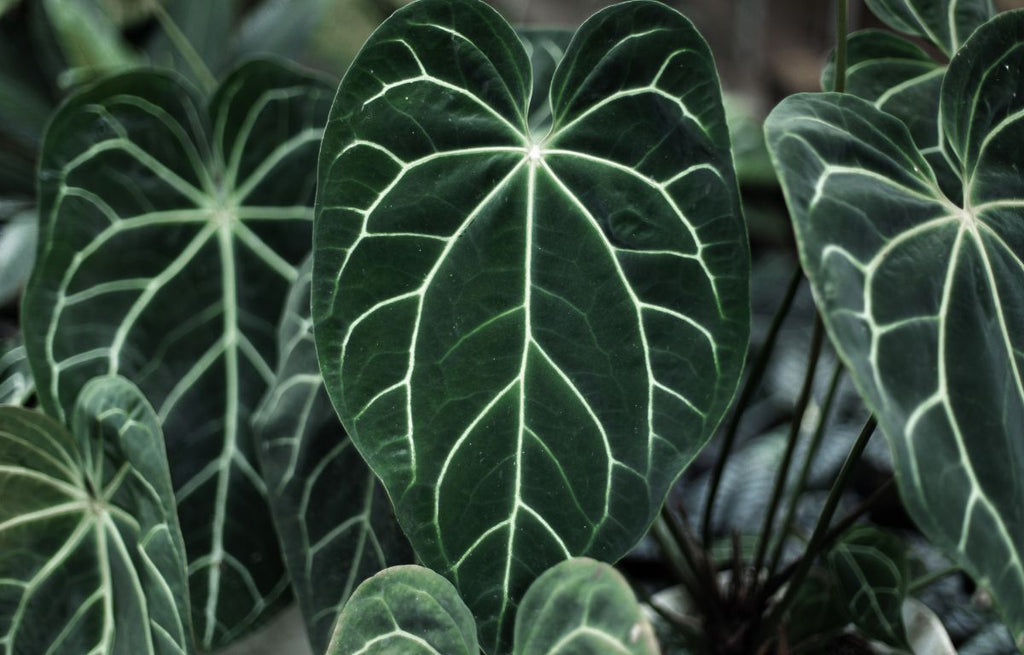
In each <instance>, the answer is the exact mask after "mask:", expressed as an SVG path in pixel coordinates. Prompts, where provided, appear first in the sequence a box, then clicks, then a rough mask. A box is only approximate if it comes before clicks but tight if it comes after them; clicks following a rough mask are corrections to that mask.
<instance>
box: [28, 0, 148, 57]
mask: <svg viewBox="0 0 1024 655" xmlns="http://www.w3.org/2000/svg"><path fill="white" fill-rule="evenodd" d="M41 4H42V6H43V7H44V8H45V9H46V15H47V18H49V21H50V26H51V27H52V29H53V33H54V35H55V36H56V37H57V42H58V43H59V44H60V47H61V51H62V52H63V53H64V58H65V59H66V60H67V62H68V65H69V66H71V67H72V68H73V69H76V68H77V69H82V70H83V71H89V73H88V74H89V75H96V74H99V73H103V72H110V71H116V70H122V69H124V68H127V67H129V66H132V65H134V64H136V63H137V60H136V56H135V54H134V53H133V52H132V50H131V48H130V47H129V46H128V44H127V43H126V42H125V40H124V39H123V37H122V36H121V31H120V29H118V26H117V25H116V24H115V23H114V20H113V18H112V17H111V16H110V15H109V14H108V13H107V12H106V11H105V10H104V8H103V7H102V6H101V5H100V4H99V3H98V2H97V0H42V2H41Z"/></svg>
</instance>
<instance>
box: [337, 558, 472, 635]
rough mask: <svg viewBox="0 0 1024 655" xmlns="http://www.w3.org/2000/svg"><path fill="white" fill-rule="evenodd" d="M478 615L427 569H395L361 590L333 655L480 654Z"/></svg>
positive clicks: (342, 620) (343, 619) (341, 622)
mask: <svg viewBox="0 0 1024 655" xmlns="http://www.w3.org/2000/svg"><path fill="white" fill-rule="evenodd" d="M479 652H480V647H479V646H478V645H477V640H476V624H475V623H474V622H473V614H472V613H471V612H470V611H469V608H468V607H466V604H465V603H464V602H462V599H461V598H459V592H457V591H456V590H455V587H453V586H452V584H451V583H450V582H448V581H447V580H445V579H444V578H442V577H441V576H440V575H438V574H437V573H434V572H433V571H431V570H430V569H425V568H423V567H422V566H411V565H409V566H393V567H391V568H389V569H386V570H384V571H381V572H380V573H378V574H377V575H375V576H373V577H372V578H370V579H369V580H367V581H366V582H364V583H362V584H361V585H359V588H358V589H356V591H355V593H354V594H352V598H351V599H350V600H349V601H348V604H347V605H345V609H344V610H342V612H341V616H339V617H338V624H337V627H336V628H335V631H334V638H333V639H332V640H331V645H330V647H329V648H328V649H327V655H354V654H356V653H365V654H366V655H384V654H385V653H394V654H396V655H416V654H419V653H422V654H424V655H426V654H428V653H444V655H477V654H478V653H479Z"/></svg>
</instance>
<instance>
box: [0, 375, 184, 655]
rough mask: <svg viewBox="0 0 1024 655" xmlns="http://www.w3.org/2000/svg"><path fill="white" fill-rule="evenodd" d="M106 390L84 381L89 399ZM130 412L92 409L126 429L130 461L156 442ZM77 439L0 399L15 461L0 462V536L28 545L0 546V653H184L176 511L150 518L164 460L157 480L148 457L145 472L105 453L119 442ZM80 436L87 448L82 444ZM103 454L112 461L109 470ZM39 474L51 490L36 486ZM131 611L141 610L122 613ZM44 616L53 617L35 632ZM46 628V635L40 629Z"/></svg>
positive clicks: (161, 500)
mask: <svg viewBox="0 0 1024 655" xmlns="http://www.w3.org/2000/svg"><path fill="white" fill-rule="evenodd" d="M109 390H110V387H107V388H105V389H100V390H99V391H97V389H96V387H95V386H93V387H90V389H89V390H87V391H91V392H92V396H90V397H88V398H84V399H83V404H91V405H93V406H95V405H96V404H97V403H96V399H97V397H98V398H99V404H100V405H102V403H103V402H104V398H103V395H102V394H104V393H107V392H109ZM117 393H118V392H117V390H116V389H115V390H114V391H113V393H112V394H111V395H112V396H116V395H117ZM120 399H123V397H119V400H120ZM87 411H88V410H87ZM129 411H133V410H128V409H126V408H125V407H118V408H108V409H107V410H105V411H101V412H98V413H95V414H93V415H92V418H93V419H94V420H95V421H97V422H98V423H99V424H101V425H108V426H110V429H114V430H116V431H117V433H118V434H119V435H120V438H122V439H124V440H125V441H124V447H126V448H130V449H132V453H131V454H128V455H127V457H128V458H129V460H133V458H140V457H147V455H146V454H145V452H144V451H145V450H146V449H147V448H149V446H148V445H145V444H146V443H147V442H150V443H159V442H160V435H159V434H156V435H154V434H152V433H150V426H151V425H152V424H151V423H150V422H149V420H148V419H143V420H142V421H138V420H136V419H135V418H134V417H133V416H131V415H129V413H128V412H129ZM75 441H76V440H75V438H73V437H71V435H69V434H68V433H67V432H66V431H65V430H64V429H63V428H62V427H61V426H59V425H57V424H56V423H54V422H52V421H49V420H48V419H44V417H41V416H40V415H37V414H35V413H34V412H31V413H30V412H28V411H23V410H18V409H13V408H3V409H2V410H0V453H3V454H4V456H5V460H6V461H18V462H19V464H18V465H7V466H3V467H0V485H2V486H3V487H4V488H5V489H6V490H7V493H9V494H11V496H10V497H11V498H12V499H16V500H12V502H11V504H9V505H8V506H7V510H8V511H7V512H6V513H5V514H6V515H7V516H9V517H10V518H7V520H4V521H0V541H4V542H7V543H20V544H24V545H26V546H28V547H29V549H30V551H29V553H28V554H27V556H25V555H24V554H23V555H22V556H20V557H14V555H15V553H11V555H12V556H11V557H10V558H8V557H4V556H0V598H3V599H4V603H3V611H0V652H2V653H4V654H5V655H12V654H14V653H23V652H39V653H43V652H45V653H47V654H49V653H53V654H54V655H56V654H58V653H64V652H81V653H90V654H93V653H95V654H96V655H109V654H115V655H122V654H123V655H128V654H129V653H146V654H149V655H169V654H175V655H178V654H180V655H185V653H186V652H188V651H189V649H190V642H189V637H188V636H187V635H188V627H187V624H186V617H185V616H182V613H181V612H182V609H183V608H184V607H185V605H184V603H185V602H186V600H185V598H184V594H185V590H186V588H185V578H184V576H185V573H184V551H183V550H182V549H181V548H182V547H181V545H180V544H181V542H180V535H179V536H175V534H178V527H177V522H176V519H175V518H174V517H173V516H172V517H170V519H168V520H166V521H164V522H160V520H159V519H158V518H157V517H159V516H161V515H162V516H166V514H165V513H164V510H165V509H166V508H167V505H166V503H167V502H169V501H170V488H169V482H168V481H167V478H166V476H167V473H166V463H163V464H162V466H163V467H164V473H163V476H164V481H162V482H161V481H159V478H158V477H157V478H156V479H153V478H152V477H149V476H152V471H151V470H149V469H148V467H151V466H152V465H153V464H154V463H156V462H154V463H147V464H146V466H147V471H146V472H143V471H141V470H139V469H135V468H134V467H133V466H132V464H131V463H129V461H125V462H120V463H119V462H117V461H116V460H114V459H112V458H111V456H109V455H106V454H104V449H106V450H107V451H108V452H114V453H117V454H116V455H115V456H116V457H120V456H125V453H126V452H127V451H120V450H118V449H119V448H121V447H122V446H121V445H116V446H114V447H113V448H114V449H113V450H111V447H110V446H109V445H107V446H104V445H103V444H97V443H96V442H91V441H88V440H84V439H82V438H81V437H80V438H79V439H78V443H75ZM130 442H131V443H136V444H140V445H142V448H141V449H139V447H138V446H135V445H131V443H130ZM81 443H89V444H90V447H95V448H97V451H96V452H90V451H85V452H82V451H81V450H79V445H80V444H81ZM135 461H138V460H135ZM111 464H114V465H118V469H117V470H110V469H109V468H108V467H109V465H111ZM156 464H157V466H160V465H161V464H159V463H156ZM40 485H45V486H46V487H49V490H50V491H49V492H48V493H45V494H41V493H40V491H41V489H40ZM122 489H124V490H126V493H125V494H121V493H120V492H121V490H122ZM121 503H127V505H125V506H122V504H121ZM147 505H148V506H147ZM32 507H40V508H41V509H35V510H32V509H31V508H32ZM132 511H139V514H138V517H146V518H145V520H146V523H145V524H141V523H140V521H141V520H142V519H141V518H137V516H135V515H133V514H132V513H131V512H132ZM175 563H176V564H177V565H178V566H179V567H180V569H178V570H175ZM115 578H116V579H115ZM93 585H94V588H93ZM82 599H84V600H82ZM55 608H57V609H55ZM61 609H63V610H65V612H64V614H63V615H62V614H61V613H60V610H61ZM132 615H138V616H139V617H142V618H143V620H142V621H141V622H139V623H136V622H134V621H130V620H128V621H126V620H125V617H128V616H132ZM44 620H48V621H50V622H51V623H50V624H48V630H46V631H43V632H41V631H40V628H39V624H40V621H44ZM55 620H56V622H54V621H55ZM46 634H48V635H50V637H49V638H48V640H47V641H43V640H41V639H42V635H46Z"/></svg>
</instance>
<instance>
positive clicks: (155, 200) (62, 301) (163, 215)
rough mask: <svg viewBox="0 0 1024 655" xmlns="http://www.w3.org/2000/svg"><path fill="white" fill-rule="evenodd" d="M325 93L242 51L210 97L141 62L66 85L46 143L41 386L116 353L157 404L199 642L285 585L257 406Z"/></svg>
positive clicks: (56, 383) (255, 612) (65, 380)
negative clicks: (140, 66) (245, 57)
mask: <svg viewBox="0 0 1024 655" xmlns="http://www.w3.org/2000/svg"><path fill="white" fill-rule="evenodd" d="M328 99H329V89H328V87H327V85H326V84H324V83H323V82H322V81H320V80H316V79H311V78H310V77H308V76H307V75H304V74H301V73H299V72H297V71H294V70H291V69H287V68H282V67H281V66H280V65H278V64H274V63H271V62H253V63H250V64H247V65H245V66H243V67H242V68H240V69H239V70H237V71H235V72H234V73H233V74H232V75H230V76H229V77H228V78H227V79H226V80H225V81H224V83H223V84H222V85H221V86H220V88H219V90H218V91H217V93H216V94H215V95H214V97H213V98H212V99H211V100H210V102H209V106H208V109H207V107H206V106H204V105H206V103H204V102H202V101H201V100H199V99H197V98H196V97H195V94H194V93H193V92H192V91H191V90H190V89H189V88H188V87H185V86H183V85H182V84H181V83H180V82H179V81H178V80H177V79H176V78H174V77H171V76H169V75H165V74H162V73H155V72H150V71H143V72H135V73H129V74H125V75H121V76H118V77H114V78H110V79H108V80H105V81H103V82H101V83H98V84H97V85H95V86H93V87H90V88H88V89H85V90H83V91H82V92H80V93H78V94H76V95H75V96H73V97H72V98H71V99H70V100H69V101H68V102H67V103H66V104H65V105H64V106H63V107H62V109H61V110H60V111H59V112H58V113H57V114H56V116H55V117H54V119H53V121H52V122H51V124H50V128H49V131H48V132H47V136H46V141H45V143H44V146H43V153H42V162H41V169H40V203H41V205H40V206H41V212H40V213H41V216H42V217H43V219H42V233H41V236H40V241H41V248H40V260H39V262H38V264H37V267H36V269H35V272H34V273H33V278H32V280H31V281H30V284H29V288H28V290H27V293H26V297H25V304H24V320H25V324H26V325H29V326H32V329H30V330H28V331H27V332H26V344H25V345H26V347H27V349H28V354H29V360H30V363H31V365H32V370H33V373H34V374H35V377H36V380H37V383H38V387H39V389H38V392H39V396H40V399H41V401H42V403H43V405H44V407H45V408H46V409H47V410H48V411H49V412H51V413H53V414H54V415H56V416H62V415H63V414H64V413H65V412H66V411H67V409H68V408H69V407H70V406H71V403H72V402H73V400H74V398H75V396H76V395H77V393H78V390H79V389H80V388H81V386H82V384H83V383H84V382H85V381H86V380H87V379H89V378H90V377H92V376H94V375H97V374H105V373H119V374H121V375H124V376H126V377H128V378H130V379H131V380H132V381H134V382H135V383H136V384H138V386H139V387H140V389H141V390H142V391H143V393H144V394H145V395H146V397H147V398H149V399H150V401H151V402H152V403H153V405H154V406H155V408H156V409H157V412H158V414H159V417H160V419H161V421H162V423H163V426H164V432H165V434H166V436H167V444H168V459H169V463H170V467H171V476H172V479H173V482H174V489H175V494H176V500H177V503H178V509H179V513H180V518H181V525H182V530H183V532H184V536H185V544H186V548H187V551H188V554H189V574H190V588H191V592H192V600H193V605H194V607H195V612H194V613H193V614H194V618H195V620H196V633H197V638H198V639H199V641H200V646H201V647H204V648H210V647H212V646H213V645H215V644H217V643H223V642H226V641H228V640H230V639H231V638H233V637H234V636H235V635H237V634H238V633H240V632H242V631H244V630H245V629H246V628H247V627H248V626H250V625H251V624H253V623H254V622H255V621H257V620H259V618H260V616H261V615H262V614H263V613H265V612H266V611H268V610H269V609H271V608H272V607H274V604H275V601H277V600H279V598H280V597H281V596H282V594H283V593H284V592H285V590H286V589H287V579H286V576H285V575H284V570H283V566H282V564H281V559H280V555H279V553H278V546H277V539H276V536H275V534H274V530H273V525H272V523H271V520H270V516H269V512H268V510H267V507H266V500H265V496H266V489H265V487H264V483H263V481H262V479H261V478H260V476H259V474H258V473H257V467H256V465H255V453H254V451H253V444H252V443H251V442H252V436H251V432H250V430H249V428H248V425H249V415H250V413H251V411H252V408H253V407H254V405H255V404H256V402H257V401H258V400H259V398H260V397H261V395H262V394H263V392H264V391H265V389H266V387H267V385H268V383H269V382H270V381H271V380H272V379H273V365H272V363H270V362H272V356H273V353H274V352H275V328H276V325H277V322H278V317H279V316H280V312H281V308H282V305H283V303H284V299H285V296H286V294H287V291H288V288H289V285H290V283H291V282H292V281H293V280H295V279H296V277H297V275H298V272H297V269H296V267H297V265H298V263H299V262H300V261H301V260H302V259H303V257H305V256H306V254H307V253H308V249H309V243H310V238H311V220H312V211H311V208H310V204H311V198H312V193H313V181H314V180H313V175H312V170H313V163H314V161H315V153H316V148H317V144H318V143H319V139H320V136H321V133H322V124H323V120H324V117H325V114H326V109H327V102H328Z"/></svg>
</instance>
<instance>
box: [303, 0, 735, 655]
mask: <svg viewBox="0 0 1024 655" xmlns="http://www.w3.org/2000/svg"><path fill="white" fill-rule="evenodd" d="M531 85H532V76H531V69H530V63H529V58H528V57H527V53H526V51H525V50H524V47H523V44H522V43H521V42H520V40H519V38H518V37H517V36H516V34H515V32H514V31H513V30H512V29H511V28H510V27H509V26H508V25H507V24H506V23H505V22H504V21H503V20H502V19H501V18H500V17H499V16H498V15H497V14H496V13H495V12H494V11H493V10H492V9H490V8H488V7H487V6H486V5H484V4H483V3H482V2H478V1H476V0H424V1H423V2H419V3H415V4H413V5H412V6H410V7H409V8H407V9H405V10H402V11H400V12H398V13H396V14H395V15H394V16H393V17H392V18H391V19H390V20H389V21H388V22H387V23H385V25H384V26H382V27H381V28H380V29H379V30H378V31H377V33H376V34H375V35H374V36H373V37H372V38H371V39H370V41H369V42H368V43H367V44H366V46H365V47H364V49H363V51H362V52H361V53H360V55H359V57H358V58H357V59H356V61H355V62H354V63H353V65H352V67H351V68H350V70H349V72H348V74H347V75H346V77H345V79H344V81H343V82H342V85H341V88H340V89H339V91H338V96H337V99H336V100H335V105H334V107H333V108H332V114H331V118H330V120H329V121H328V126H327V129H326V132H325V135H324V144H323V147H322V149H321V160H320V171H319V176H320V179H319V187H318V189H319V195H318V199H317V219H316V221H317V223H316V228H315V235H314V270H313V321H314V334H315V336H316V341H317V350H318V353H319V356H320V361H321V368H322V370H323V373H324V376H325V379H326V383H327V388H328V391H329V392H330V394H331V398H332V400H333V402H334V404H335V407H336V408H337V410H338V413H339V414H340V416H341V418H342V420H343V422H344V423H345V426H346V428H347V430H348V432H349V434H350V435H351V437H352V439H353V441H354V442H355V443H356V445H357V447H358V448H359V449H360V451H361V452H362V453H363V455H364V456H365V457H366V458H367V460H368V461H369V463H370V465H371V467H372V468H373V469H374V471H375V472H376V473H377V474H378V475H379V476H380V477H381V478H382V479H383V481H384V484H385V486H386V487H387V489H388V492H389V494H390V496H391V498H392V499H393V501H394V502H395V505H396V510H397V513H398V518H399V521H400V522H401V524H402V526H403V528H404V529H405V531H406V533H407V534H408V536H409V537H410V540H411V542H412V544H413V546H414V548H415V549H416V550H417V553H418V554H419V556H420V557H421V558H422V560H423V561H424V562H425V563H426V564H428V565H429V566H431V567H433V568H435V569H437V570H440V571H443V572H444V573H445V574H446V575H447V576H449V577H450V578H451V579H452V580H453V581H454V582H455V583H456V585H457V586H458V588H459V590H460V592H461V593H462V595H463V597H464V598H465V599H466V602H467V603H468V604H469V606H470V607H471V608H472V609H473V611H474V612H475V614H476V615H477V617H478V619H479V624H480V629H481V632H482V634H483V636H484V641H485V644H484V646H485V648H487V649H488V650H490V651H500V650H503V649H505V648H507V645H508V642H509V639H510V637H511V635H510V630H511V626H512V619H513V615H514V609H515V605H516V603H517V602H518V599H519V598H520V597H521V596H522V594H523V592H524V591H525V589H526V587H527V585H528V584H529V583H530V581H531V580H532V579H533V578H535V577H536V576H537V575H539V574H540V573H541V572H543V571H544V570H545V569H546V568H547V567H548V566H550V565H552V564H554V563H556V562H557V561H559V560H561V559H565V558H568V557H571V556H573V555H580V554H588V555H591V556H594V557H597V558H599V559H606V560H607V559H615V558H618V557H620V556H621V555H623V554H624V553H625V552H626V551H627V550H628V549H629V548H630V547H631V546H632V545H633V544H634V543H635V542H636V541H637V540H638V539H639V538H640V537H641V536H642V535H643V533H644V531H645V530H646V528H647V526H648V525H649V524H650V522H651V520H652V519H653V517H654V515H655V513H656V512H657V510H658V507H659V506H660V505H661V502H662V499H663V498H664V496H665V493H666V491H667V489H668V487H669V484H670V483H671V482H672V481H673V480H674V479H675V478H676V477H677V476H678V474H679V473H680V472H681V470H682V469H683V467H684V466H685V465H686V464H687V463H688V462H689V461H690V460H691V459H692V458H693V457H694V455H695V454H696V453H697V451H698V450H699V449H700V448H701V447H702V446H703V445H704V443H706V441H707V439H708V438H709V436H710V434H711V432H712V431H713V430H714V428H715V426H716V425H717V423H718V421H719V419H720V417H721V415H722V413H723V411H724V409H725V407H726V405H727V404H728V402H729V399H730V398H731V397H732V393H733V391H734V388H735V384H736V381H737V378H738V375H739V371H740V368H741V366H742V362H743V357H744V352H745V348H746V342H747V335H748V316H749V310H748V291H747V278H748V265H749V262H748V255H747V246H746V238H745V232H744V226H743V221H742V217H741V214H740V209H739V200H738V193H737V188H736V182H735V177H734V173H733V169H732V163H731V156H730V152H729V135H728V131H727V128H726V125H725V118H724V112H723V110H722V104H721V97H720V89H719V85H718V79H717V75H716V73H715V70H714V66H713V63H712V60H711V56H710V53H709V52H708V48H707V46H706V44H705V43H704V41H703V39H702V38H701V37H700V35H699V34H698V33H697V32H696V30H695V29H694V28H693V26H692V25H691V24H690V23H689V21H687V20H686V19H685V18H683V17H682V16H680V15H679V14H678V13H676V12H675V11H672V10H670V9H668V8H666V7H665V6H664V5H661V4H659V3H655V2H647V1H643V2H632V3H626V4H623V5H618V6H615V7H613V8H610V9H608V10H605V11H603V12H601V13H599V14H598V15H596V16H595V17H594V18H592V19H591V20H589V21H588V22H587V23H586V24H585V25H584V26H583V27H581V28H580V30H579V32H577V34H576V36H575V38H574V40H573V41H572V44H571V45H570V47H569V48H568V50H567V52H566V53H565V55H564V58H563V59H562V61H561V63H560V64H559V66H558V69H557V71H556V72H555V74H554V76H553V80H552V84H551V97H550V104H551V109H552V127H551V130H550V132H549V133H548V134H547V135H546V136H544V137H542V138H541V137H537V138H536V139H535V138H534V137H533V136H532V135H531V131H530V128H529V124H528V118H527V116H528V108H529V107H530V90H531Z"/></svg>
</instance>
